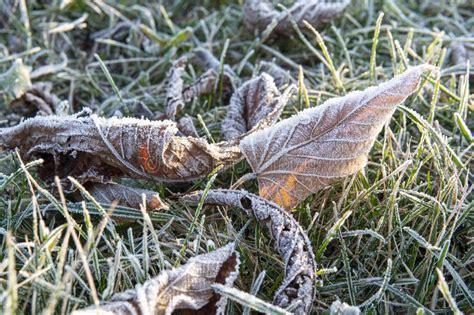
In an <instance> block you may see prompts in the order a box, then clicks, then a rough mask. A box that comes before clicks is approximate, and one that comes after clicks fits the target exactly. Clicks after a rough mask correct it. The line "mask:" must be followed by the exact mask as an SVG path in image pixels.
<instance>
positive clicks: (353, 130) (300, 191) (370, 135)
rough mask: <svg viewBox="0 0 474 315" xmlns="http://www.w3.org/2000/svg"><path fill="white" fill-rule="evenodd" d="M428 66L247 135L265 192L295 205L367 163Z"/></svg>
mask: <svg viewBox="0 0 474 315" xmlns="http://www.w3.org/2000/svg"><path fill="white" fill-rule="evenodd" d="M427 70H432V67H430V66H418V67H414V68H412V69H410V70H408V71H406V72H404V73H403V74H401V75H399V76H396V77H395V78H393V79H392V80H390V81H388V82H385V83H382V84H380V85H379V86H376V87H371V88H368V89H366V90H364V91H362V92H352V93H349V94H348V95H346V96H344V97H339V98H334V99H331V100H329V101H327V102H326V103H324V104H323V105H320V106H318V107H316V108H311V109H307V110H304V111H302V112H301V113H299V114H298V115H296V116H293V117H290V118H288V119H285V120H283V121H281V122H279V123H277V124H275V125H274V126H273V127H270V128H267V129H264V130H261V131H257V132H256V133H253V134H250V135H248V136H247V137H245V138H244V139H243V140H242V141H241V143H240V148H241V150H242V152H243V154H244V155H245V157H246V158H247V161H248V162H249V163H250V165H251V166H252V169H253V170H254V173H255V174H256V175H257V178H258V182H259V190H260V196H262V197H263V198H266V199H268V200H272V201H274V202H276V203H278V204H280V205H282V206H284V207H286V208H292V207H294V206H296V205H297V204H298V203H299V202H300V201H302V200H303V199H305V198H306V197H307V196H308V195H310V194H311V193H313V192H315V191H317V190H319V189H320V188H322V187H324V186H326V185H329V184H331V183H333V182H334V181H335V180H337V179H339V178H341V177H344V176H348V175H351V174H354V173H356V172H357V171H359V170H360V169H362V168H363V167H364V166H365V164H366V162H367V153H368V152H369V150H370V148H371V147H372V145H373V143H374V141H375V139H376V137H377V135H378V133H379V132H380V131H381V129H382V127H383V125H384V124H385V123H386V122H387V121H388V120H389V119H390V117H391V116H392V114H393V112H394V111H395V108H396V107H397V105H398V104H400V103H401V102H403V101H404V100H405V99H406V98H407V97H408V96H409V95H410V94H411V93H413V92H414V91H415V90H416V89H417V87H418V82H419V80H420V75H421V74H422V73H423V72H424V71H427Z"/></svg>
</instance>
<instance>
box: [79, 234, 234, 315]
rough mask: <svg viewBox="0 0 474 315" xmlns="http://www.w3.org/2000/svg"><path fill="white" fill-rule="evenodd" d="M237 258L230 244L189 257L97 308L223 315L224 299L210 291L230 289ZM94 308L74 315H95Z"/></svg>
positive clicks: (104, 311)
mask: <svg viewBox="0 0 474 315" xmlns="http://www.w3.org/2000/svg"><path fill="white" fill-rule="evenodd" d="M239 265H240V258H239V253H238V252H237V251H235V246H234V244H233V243H231V244H229V245H227V246H224V247H221V248H219V249H217V250H216V251H214V252H211V253H208V254H203V255H199V256H196V257H194V258H191V259H190V260H189V261H188V263H187V264H185V265H183V266H181V267H179V268H176V269H173V270H165V271H162V272H161V273H160V274H159V275H158V276H157V277H155V278H152V279H150V280H148V281H146V282H145V283H143V284H142V285H137V286H136V288H135V289H134V290H128V291H125V292H122V293H118V294H115V295H114V296H113V297H112V298H111V300H110V301H108V302H103V303H101V305H100V310H101V311H102V313H101V314H109V315H110V314H115V315H125V314H127V315H129V314H157V315H158V314H166V315H170V314H172V313H176V314H190V313H192V314H203V315H204V314H224V312H225V305H226V299H225V298H223V297H221V296H220V295H218V294H217V293H215V292H214V290H213V289H212V288H211V285H212V284H214V283H219V284H222V285H225V286H227V287H231V286H232V285H233V283H234V281H235V280H236V279H237V277H238V275H239ZM98 311H99V310H98V309H97V308H96V307H95V306H90V307H89V308H86V309H83V310H78V311H75V312H73V315H88V314H90V315H92V314H97V313H98Z"/></svg>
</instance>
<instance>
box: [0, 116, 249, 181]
mask: <svg viewBox="0 0 474 315" xmlns="http://www.w3.org/2000/svg"><path fill="white" fill-rule="evenodd" d="M177 132H178V129H177V127H176V124H175V123H174V122H171V121H150V120H146V119H137V118H120V119H118V118H101V117H97V116H96V115H91V116H87V117H78V116H77V115H76V116H61V117H60V116H47V117H34V118H30V119H27V120H25V121H24V122H22V123H20V124H19V125H17V126H14V127H10V128H3V129H0V149H3V150H13V149H14V148H18V149H19V151H20V153H21V155H22V157H23V158H24V159H25V160H29V159H31V158H35V157H36V158H43V159H44V161H45V163H44V165H43V167H42V168H41V169H40V170H39V172H40V175H42V176H43V177H44V178H46V179H47V178H48V177H49V178H51V177H52V176H53V175H58V176H59V177H60V178H65V177H66V176H73V177H75V178H76V179H78V180H80V181H81V182H85V181H87V180H89V179H94V180H96V181H97V180H99V181H103V180H104V179H106V178H109V177H111V176H121V175H127V176H129V177H133V178H149V179H155V180H159V181H163V182H179V181H190V180H193V179H197V178H200V177H203V176H206V175H207V174H209V173H210V172H211V171H213V170H214V169H215V168H216V167H217V166H222V165H223V166H230V165H231V164H233V163H235V162H236V161H238V160H239V159H240V158H241V153H240V149H239V148H238V147H237V146H232V145H229V144H228V143H226V142H221V143H216V144H209V143H208V142H207V141H205V140H203V139H197V138H192V137H181V136H177Z"/></svg>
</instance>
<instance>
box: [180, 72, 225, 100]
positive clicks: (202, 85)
mask: <svg viewBox="0 0 474 315" xmlns="http://www.w3.org/2000/svg"><path fill="white" fill-rule="evenodd" d="M216 82H217V73H216V71H215V70H214V69H209V70H207V71H206V72H204V73H203V74H201V75H200V76H199V77H198V78H197V79H196V81H195V82H193V83H192V84H190V85H187V86H185V87H184V88H183V99H184V101H185V102H189V101H191V100H192V99H193V98H195V97H198V96H199V95H202V94H208V93H211V92H212V91H213V90H214V86H215V84H216Z"/></svg>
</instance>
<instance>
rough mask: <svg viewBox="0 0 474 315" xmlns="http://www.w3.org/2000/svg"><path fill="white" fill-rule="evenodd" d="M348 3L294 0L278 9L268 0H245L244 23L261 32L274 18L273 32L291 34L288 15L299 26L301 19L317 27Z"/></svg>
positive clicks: (291, 28)
mask: <svg viewBox="0 0 474 315" xmlns="http://www.w3.org/2000/svg"><path fill="white" fill-rule="evenodd" d="M349 3H350V0H342V1H335V2H328V1H323V0H296V1H295V2H294V3H293V5H292V6H291V7H290V8H288V10H284V11H278V10H277V9H276V8H275V7H274V6H273V4H272V3H271V2H270V1H268V0H247V1H246V2H245V5H244V24H245V26H246V27H247V29H249V30H251V31H253V30H255V29H257V30H258V31H259V32H263V31H264V30H265V29H266V28H267V27H268V26H269V25H270V24H271V23H272V21H273V20H275V21H276V22H277V24H276V26H275V28H274V29H273V32H274V33H276V34H278V35H291V33H292V32H293V27H292V25H291V20H290V17H289V16H291V17H292V18H293V19H294V20H295V22H296V24H297V25H298V26H299V27H300V28H303V27H304V25H303V21H307V22H308V23H309V24H311V25H312V26H313V27H314V28H318V27H319V26H321V25H323V24H325V23H328V22H330V21H332V20H334V19H335V18H337V17H339V16H340V15H341V14H342V12H343V11H344V9H345V8H346V7H347V6H348V5H349Z"/></svg>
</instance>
